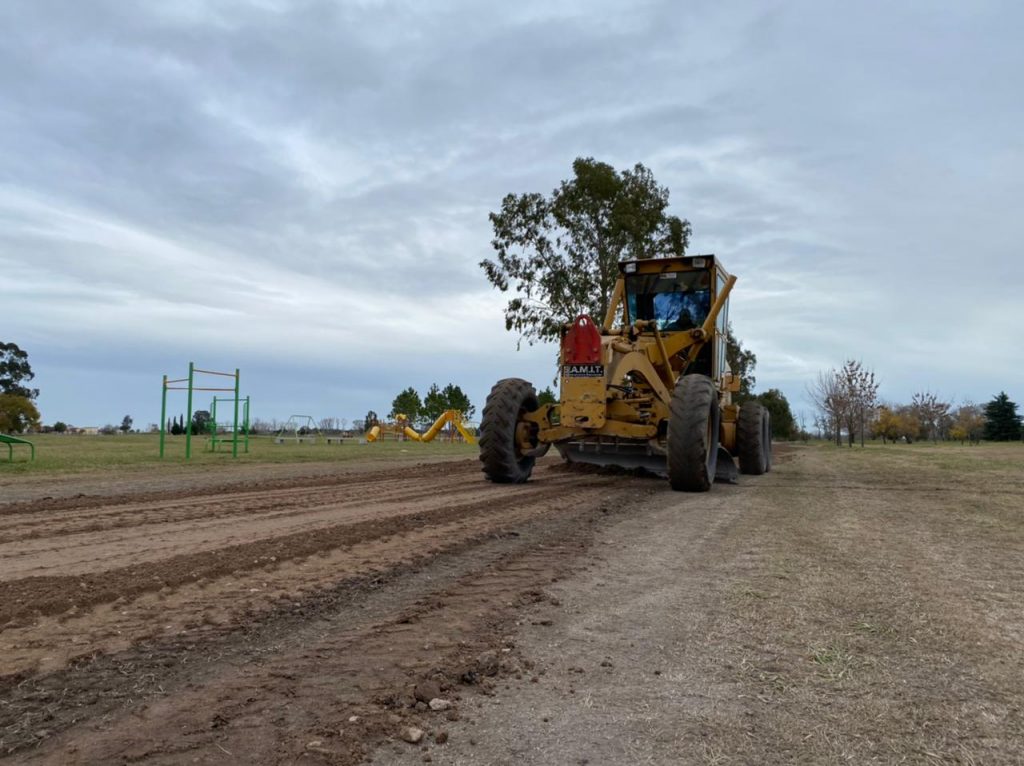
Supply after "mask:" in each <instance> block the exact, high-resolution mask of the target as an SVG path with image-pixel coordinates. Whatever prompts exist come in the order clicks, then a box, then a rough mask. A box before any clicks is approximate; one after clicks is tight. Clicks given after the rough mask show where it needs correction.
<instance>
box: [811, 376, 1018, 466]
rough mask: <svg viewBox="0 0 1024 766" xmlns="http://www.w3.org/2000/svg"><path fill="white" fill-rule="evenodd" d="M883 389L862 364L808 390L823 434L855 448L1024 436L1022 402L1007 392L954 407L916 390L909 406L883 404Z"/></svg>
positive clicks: (820, 380)
mask: <svg viewBox="0 0 1024 766" xmlns="http://www.w3.org/2000/svg"><path fill="white" fill-rule="evenodd" d="M878 388H879V381H878V380H877V379H876V377H875V373H874V371H873V370H870V369H868V368H867V367H865V366H864V364H863V363H862V362H860V361H857V360H852V359H851V360H847V361H846V362H845V363H844V364H843V366H842V367H840V368H839V369H831V370H826V371H824V372H820V373H818V376H817V378H816V379H815V380H814V381H813V382H812V383H811V385H809V386H808V389H807V391H808V395H809V396H810V398H811V401H812V402H813V403H814V406H815V409H816V414H815V426H816V428H817V430H818V433H819V435H821V436H823V437H824V438H826V439H830V440H833V441H835V443H836V444H837V445H841V444H842V443H843V439H844V437H845V439H846V442H847V444H849V445H850V446H851V447H852V446H853V445H854V443H855V442H857V441H859V442H860V444H861V446H863V445H864V440H865V438H871V439H881V440H882V443H883V444H885V443H889V442H906V443H910V442H914V441H918V440H928V441H933V442H938V441H959V442H961V443H967V444H977V443H980V442H981V441H982V440H983V439H984V440H986V441H1017V440H1020V439H1021V437H1022V425H1021V416H1020V415H1018V414H1017V404H1016V403H1014V402H1013V401H1011V400H1010V398H1009V396H1008V395H1007V394H1006V392H1005V391H1001V392H999V394H997V395H996V396H995V397H993V399H992V400H991V401H990V402H988V403H987V404H985V405H978V404H975V403H974V402H970V401H965V402H963V403H962V404H960V405H959V406H954V404H953V403H952V402H950V401H947V400H945V399H944V398H943V397H941V396H940V395H938V394H936V393H934V392H932V391H928V390H923V391H918V392H915V393H914V394H913V395H912V396H911V398H910V401H909V402H906V403H902V404H900V403H892V402H882V401H880V400H879V398H878Z"/></svg>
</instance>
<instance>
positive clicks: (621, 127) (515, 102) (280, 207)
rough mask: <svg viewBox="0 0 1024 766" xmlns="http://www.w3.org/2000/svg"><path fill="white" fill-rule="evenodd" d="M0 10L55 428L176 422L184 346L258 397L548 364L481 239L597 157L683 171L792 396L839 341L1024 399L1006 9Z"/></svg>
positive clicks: (878, 5)
mask: <svg viewBox="0 0 1024 766" xmlns="http://www.w3.org/2000/svg"><path fill="white" fill-rule="evenodd" d="M0 28H2V29H3V30H4V34H3V35H2V36H0V340H2V341H14V342H16V343H18V344H19V345H20V346H21V347H22V348H23V349H24V350H26V351H27V352H28V353H29V358H30V362H31V364H32V366H33V369H34V370H35V372H36V380H35V382H34V385H36V386H38V387H39V389H40V390H41V393H40V396H39V401H38V404H39V407H40V410H41V412H42V415H43V419H44V422H47V423H52V422H54V421H55V420H64V421H66V422H71V423H74V424H76V425H102V424H104V423H120V421H121V418H122V417H123V416H124V415H125V414H126V413H127V414H131V415H132V416H133V417H134V419H135V423H136V426H144V425H145V424H147V423H150V422H155V421H157V420H159V406H160V379H161V376H162V375H163V374H164V373H167V374H170V375H171V376H172V377H180V376H181V375H183V374H184V372H185V370H186V368H187V364H188V362H189V360H194V361H195V362H196V363H197V364H198V365H199V366H202V367H207V368H212V369H225V370H231V369H234V368H235V367H239V368H241V370H242V388H243V393H249V394H251V395H252V397H253V402H254V405H253V406H254V414H255V415H256V416H258V417H262V418H265V419H269V418H275V417H276V418H278V419H285V418H287V417H288V416H289V415H290V414H293V413H303V414H311V415H314V416H315V417H317V418H320V417H325V416H335V417H344V418H347V419H349V420H350V421H351V420H353V419H355V418H360V417H362V416H363V415H364V414H365V413H366V411H367V410H368V409H371V408H372V409H375V410H377V411H378V412H381V413H385V412H387V411H388V410H389V409H390V404H391V400H392V398H393V397H394V395H395V394H396V393H397V392H398V391H399V390H401V389H402V388H404V387H406V386H409V385H412V386H414V387H416V388H417V389H418V390H420V392H421V393H422V392H423V391H425V389H426V388H427V387H428V386H429V385H430V384H431V383H432V382H437V383H439V384H441V385H444V384H445V383H447V382H454V383H456V384H459V385H461V386H462V387H463V388H464V389H465V390H466V391H467V393H469V395H470V397H471V398H472V400H473V402H474V403H475V404H476V405H477V407H478V411H479V409H482V404H483V400H484V397H485V396H486V392H487V391H488V390H489V388H490V386H491V384H492V383H493V382H494V381H495V380H496V379H498V378H502V377H508V376H518V377H525V378H528V379H531V380H533V381H534V382H535V383H538V384H540V385H545V384H547V383H549V382H550V381H551V379H552V377H553V374H554V368H553V352H552V350H551V349H550V348H543V347H533V348H527V347H526V346H524V348H523V350H520V351H517V350H516V340H517V339H516V337H515V336H513V335H510V334H508V333H507V332H506V331H505V330H504V321H503V306H504V303H505V301H506V300H507V296H503V295H501V294H500V293H497V292H496V291H494V290H492V289H491V288H490V286H489V284H488V283H487V281H486V280H485V279H484V277H483V274H482V272H481V270H480V269H479V267H478V265H477V264H478V262H479V261H480V260H481V259H482V258H485V257H488V256H489V255H491V252H492V251H491V248H490V244H489V243H490V239H491V231H490V225H489V222H488V220H487V213H488V212H489V211H492V210H495V209H497V208H498V206H499V205H500V201H501V198H502V196H504V195H505V194H507V193H509V192H525V191H540V192H545V193H546V192H550V190H551V189H552V188H554V187H555V186H556V185H557V184H558V182H559V181H560V180H561V179H563V178H566V177H568V176H569V175H570V174H571V163H572V160H573V159H574V158H575V157H577V156H593V157H595V158H597V159H600V160H603V161H605V162H608V163H611V164H612V165H614V166H615V167H618V168H620V169H621V168H625V167H628V166H632V165H633V164H634V163H636V162H642V163H644V164H645V165H647V166H648V167H649V168H651V170H652V171H653V172H654V175H655V177H656V178H657V179H658V181H659V182H660V183H662V184H664V185H666V186H667V187H668V188H669V189H670V190H671V212H672V213H675V214H677V215H680V216H683V217H685V218H688V219H689V220H690V221H691V223H692V225H693V231H694V236H693V241H692V246H691V252H693V253H698V252H714V253H717V254H718V255H719V256H720V258H721V259H722V260H723V262H724V263H725V265H726V266H727V268H729V269H730V270H731V271H732V272H734V273H735V274H737V275H738V276H739V278H740V281H739V282H738V283H737V286H736V289H735V290H734V292H733V298H732V307H731V317H732V321H733V325H734V328H735V330H736V333H737V335H738V336H739V337H740V338H741V339H742V341H743V342H744V344H745V345H746V346H747V347H749V348H751V349H752V350H753V351H754V352H755V353H756V354H757V357H758V365H757V371H756V375H757V388H758V389H760V390H764V389H765V388H769V387H778V388H781V389H782V390H783V391H784V392H785V393H786V394H787V395H788V396H789V397H790V399H791V401H792V402H793V405H794V409H795V410H798V411H799V410H807V411H808V415H810V410H809V407H808V405H807V404H806V402H805V401H804V400H805V398H806V397H805V395H804V389H805V384H806V382H807V381H808V379H809V378H811V377H813V376H814V375H815V374H816V372H817V371H819V370H822V369H825V368H828V367H833V366H839V365H840V364H842V362H843V360H844V359H846V358H849V357H854V358H859V359H863V360H864V362H865V363H866V364H867V365H869V366H871V367H873V368H874V369H875V370H876V372H877V373H878V375H879V376H880V377H881V379H882V391H881V393H882V395H883V396H884V397H886V398H889V399H892V400H896V401H900V400H907V399H909V397H910V395H911V393H912V392H913V391H915V390H922V389H930V390H931V391H935V392H937V393H939V394H941V395H943V396H945V397H947V398H950V399H954V400H956V401H960V400H963V399H965V398H970V399H973V400H975V401H987V400H988V399H990V398H991V397H992V396H993V395H994V394H995V393H997V392H998V391H999V390H1000V389H1005V390H1006V391H1007V392H1008V393H1010V395H1011V398H1015V400H1017V401H1021V400H1024V373H1022V370H1024V350H1022V344H1021V334H1022V329H1024V300H1022V297H1021V287H1022V284H1024V266H1022V263H1021V249H1022V242H1024V215H1022V212H1021V203H1022V200H1024V98H1022V94H1024V45H1022V44H1021V34H1022V30H1024V5H1021V4H1020V3H1014V2H984V1H983V0H976V1H973V2H952V0H951V1H950V2H935V1H934V0H928V1H927V2H925V1H922V2H901V3H892V2H888V1H886V2H857V3H851V2H819V1H814V2H811V1H808V2H729V1H726V2H722V1H720V0H715V1H714V2H710V1H709V2H690V3H677V2H670V1H668V0H666V1H665V2H631V3H622V2H606V3H601V2H586V3H583V2H579V3H567V2H552V0H544V2H533V1H532V0H527V1H525V2H517V3H489V4H487V3H480V2H470V1H469V0H467V1H466V2H429V3H428V2H408V3H396V2H374V1H373V0H359V1H353V2H328V1H327V0H309V1H308V2H302V1H296V2H284V0H249V1H248V2H246V1H245V0H230V1H229V0H225V1H223V2H215V1H214V0H209V1H208V2H203V1H201V0H171V1H169V2H157V3H126V2H122V1H121V0H107V1H105V2H104V1H101V0H67V1H66V2H55V1H51V0H22V1H19V0H5V1H4V2H3V3H2V4H0ZM200 403H201V404H204V406H205V401H204V399H202V398H201V399H200ZM172 406H173V405H172ZM174 409H175V410H182V411H183V410H184V398H183V397H182V401H181V402H180V404H179V405H178V406H174Z"/></svg>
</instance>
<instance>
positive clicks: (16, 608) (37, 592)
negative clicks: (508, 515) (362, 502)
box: [0, 479, 611, 623]
mask: <svg viewBox="0 0 1024 766" xmlns="http://www.w3.org/2000/svg"><path fill="white" fill-rule="evenodd" d="M591 481H593V480H591ZM609 481H611V480H609V479H604V480H603V483H608V482H609ZM566 483H567V482H566V481H553V482H543V483H542V482H537V483H534V484H530V485H524V486H523V487H521V488H514V489H510V490H507V491H500V490H499V489H498V488H495V487H487V486H486V485H484V486H483V489H484V492H483V493H482V494H483V497H482V498H481V497H478V498H476V499H474V500H472V501H470V502H464V503H459V504H452V505H441V507H439V508H433V509H429V510H424V509H421V508H416V509H414V510H412V511H407V512H405V513H398V514H394V515H390V516H386V517H384V518H373V519H367V520H363V521H357V522H354V523H347V522H346V523H340V524H335V525H333V526H327V527H321V528H317V529H313V530H304V531H300V532H293V533H290V534H283V535H279V536H275V537H269V538H266V539H260V540H255V541H250V542H245V543H237V544H232V545H224V546H220V547H217V548H215V549H214V550H210V551H202V552H198V553H186V554H178V555H174V556H171V557H169V558H165V559H161V560H158V561H153V562H142V563H139V564H132V565H129V566H122V567H117V568H113V569H108V570H105V571H99V572H87V573H82V574H78V575H73V576H52V575H51V576H41V577H25V578H21V579H15V580H7V581H3V582H0V623H6V622H8V621H10V620H14V619H17V618H21V617H26V616H29V615H33V614H37V613H38V614H42V615H49V614H56V613H59V612H63V611H66V610H69V609H72V608H77V609H81V608H83V607H88V606H92V605H95V604H99V603H104V602H110V601H114V600H115V599H117V598H120V597H132V596H136V595H138V594H140V593H144V592H146V591H152V590H159V589H161V588H165V587H172V588H173V587H176V586H179V585H182V584H184V583H187V582H193V581H196V580H198V579H200V578H206V579H210V578H215V577H217V576H220V575H223V574H225V573H229V572H237V571H245V570H252V569H262V568H267V567H271V566H273V565H275V564H276V563H277V562H280V561H286V560H289V559H295V558H301V557H305V556H311V555H313V554H315V553H318V552H319V551H321V550H328V549H331V548H338V547H343V546H352V545H355V544H357V543H360V542H365V541H367V540H371V539H374V538H378V537H383V536H385V535H394V534H399V533H403V532H409V531H413V530H416V529H417V528H420V527H423V526H425V525H428V524H438V523H445V522H449V521H454V520H458V519H462V518H466V517H468V516H471V515H473V514H477V513H480V512H486V513H494V512H499V511H501V510H502V509H505V508H509V507H514V506H515V505H517V504H519V503H524V502H541V501H543V500H545V499H547V498H550V497H556V496H559V495H563V494H564V493H565V489H566V487H565V485H566ZM597 483H598V484H600V483H602V481H601V480H599V481H598V482H597ZM487 490H491V491H487Z"/></svg>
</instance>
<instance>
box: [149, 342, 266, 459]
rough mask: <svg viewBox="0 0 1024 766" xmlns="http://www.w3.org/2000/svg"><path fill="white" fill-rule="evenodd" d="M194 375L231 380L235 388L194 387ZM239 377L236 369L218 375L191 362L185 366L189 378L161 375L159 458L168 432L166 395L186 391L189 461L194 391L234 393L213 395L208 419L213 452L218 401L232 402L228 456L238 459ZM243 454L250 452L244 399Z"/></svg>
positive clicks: (215, 371) (187, 455)
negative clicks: (213, 376) (229, 451)
mask: <svg viewBox="0 0 1024 766" xmlns="http://www.w3.org/2000/svg"><path fill="white" fill-rule="evenodd" d="M196 373H199V374H201V375H217V376H220V377H224V378H232V379H233V380H234V386H233V387H232V388H219V387H215V386H197V385H195V377H196ZM241 381H242V376H241V373H240V372H239V370H238V368H237V367H236V368H235V371H234V372H233V373H231V372H218V371H217V370H200V369H199V368H198V367H196V366H195V363H194V362H189V363H188V377H187V378H177V379H175V380H170V379H168V377H167V376H166V375H164V380H163V390H162V395H161V402H160V457H161V458H163V456H164V441H165V435H166V431H167V392H168V391H188V404H187V408H188V415H187V417H186V420H185V459H186V460H191V459H192V414H193V413H192V394H193V392H195V391H214V392H230V393H233V394H234V397H217V396H216V394H215V395H214V401H213V404H212V405H211V410H212V411H211V412H210V419H211V420H212V421H213V427H214V434H213V449H214V450H216V448H217V441H218V439H217V434H216V431H217V419H216V407H217V401H218V399H219V400H220V401H229V402H233V403H234V415H235V416H234V422H233V425H232V429H231V437H232V438H231V440H230V441H231V442H232V444H231V457H238V435H239V434H238V408H239V405H240V403H241V402H242V401H243V400H242V398H241V396H240V390H241ZM180 383H185V384H187V385H184V386H181V385H176V384H180ZM244 401H245V429H244V430H245V451H246V452H248V451H249V397H246V398H245V400H244ZM219 441H228V440H227V439H221V440H219Z"/></svg>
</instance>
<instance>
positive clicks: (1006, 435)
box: [984, 391, 1021, 442]
mask: <svg viewBox="0 0 1024 766" xmlns="http://www.w3.org/2000/svg"><path fill="white" fill-rule="evenodd" d="M984 412H985V429H984V437H985V439H986V440H988V441H994V442H1006V441H1015V440H1017V439H1019V438H1020V436H1021V424H1020V415H1018V414H1017V405H1016V404H1015V403H1014V402H1012V401H1010V397H1009V396H1007V395H1006V392H1005V391H1000V392H999V394H998V395H996V397H995V398H994V399H992V401H990V402H989V403H988V404H986V405H985V410H984Z"/></svg>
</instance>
